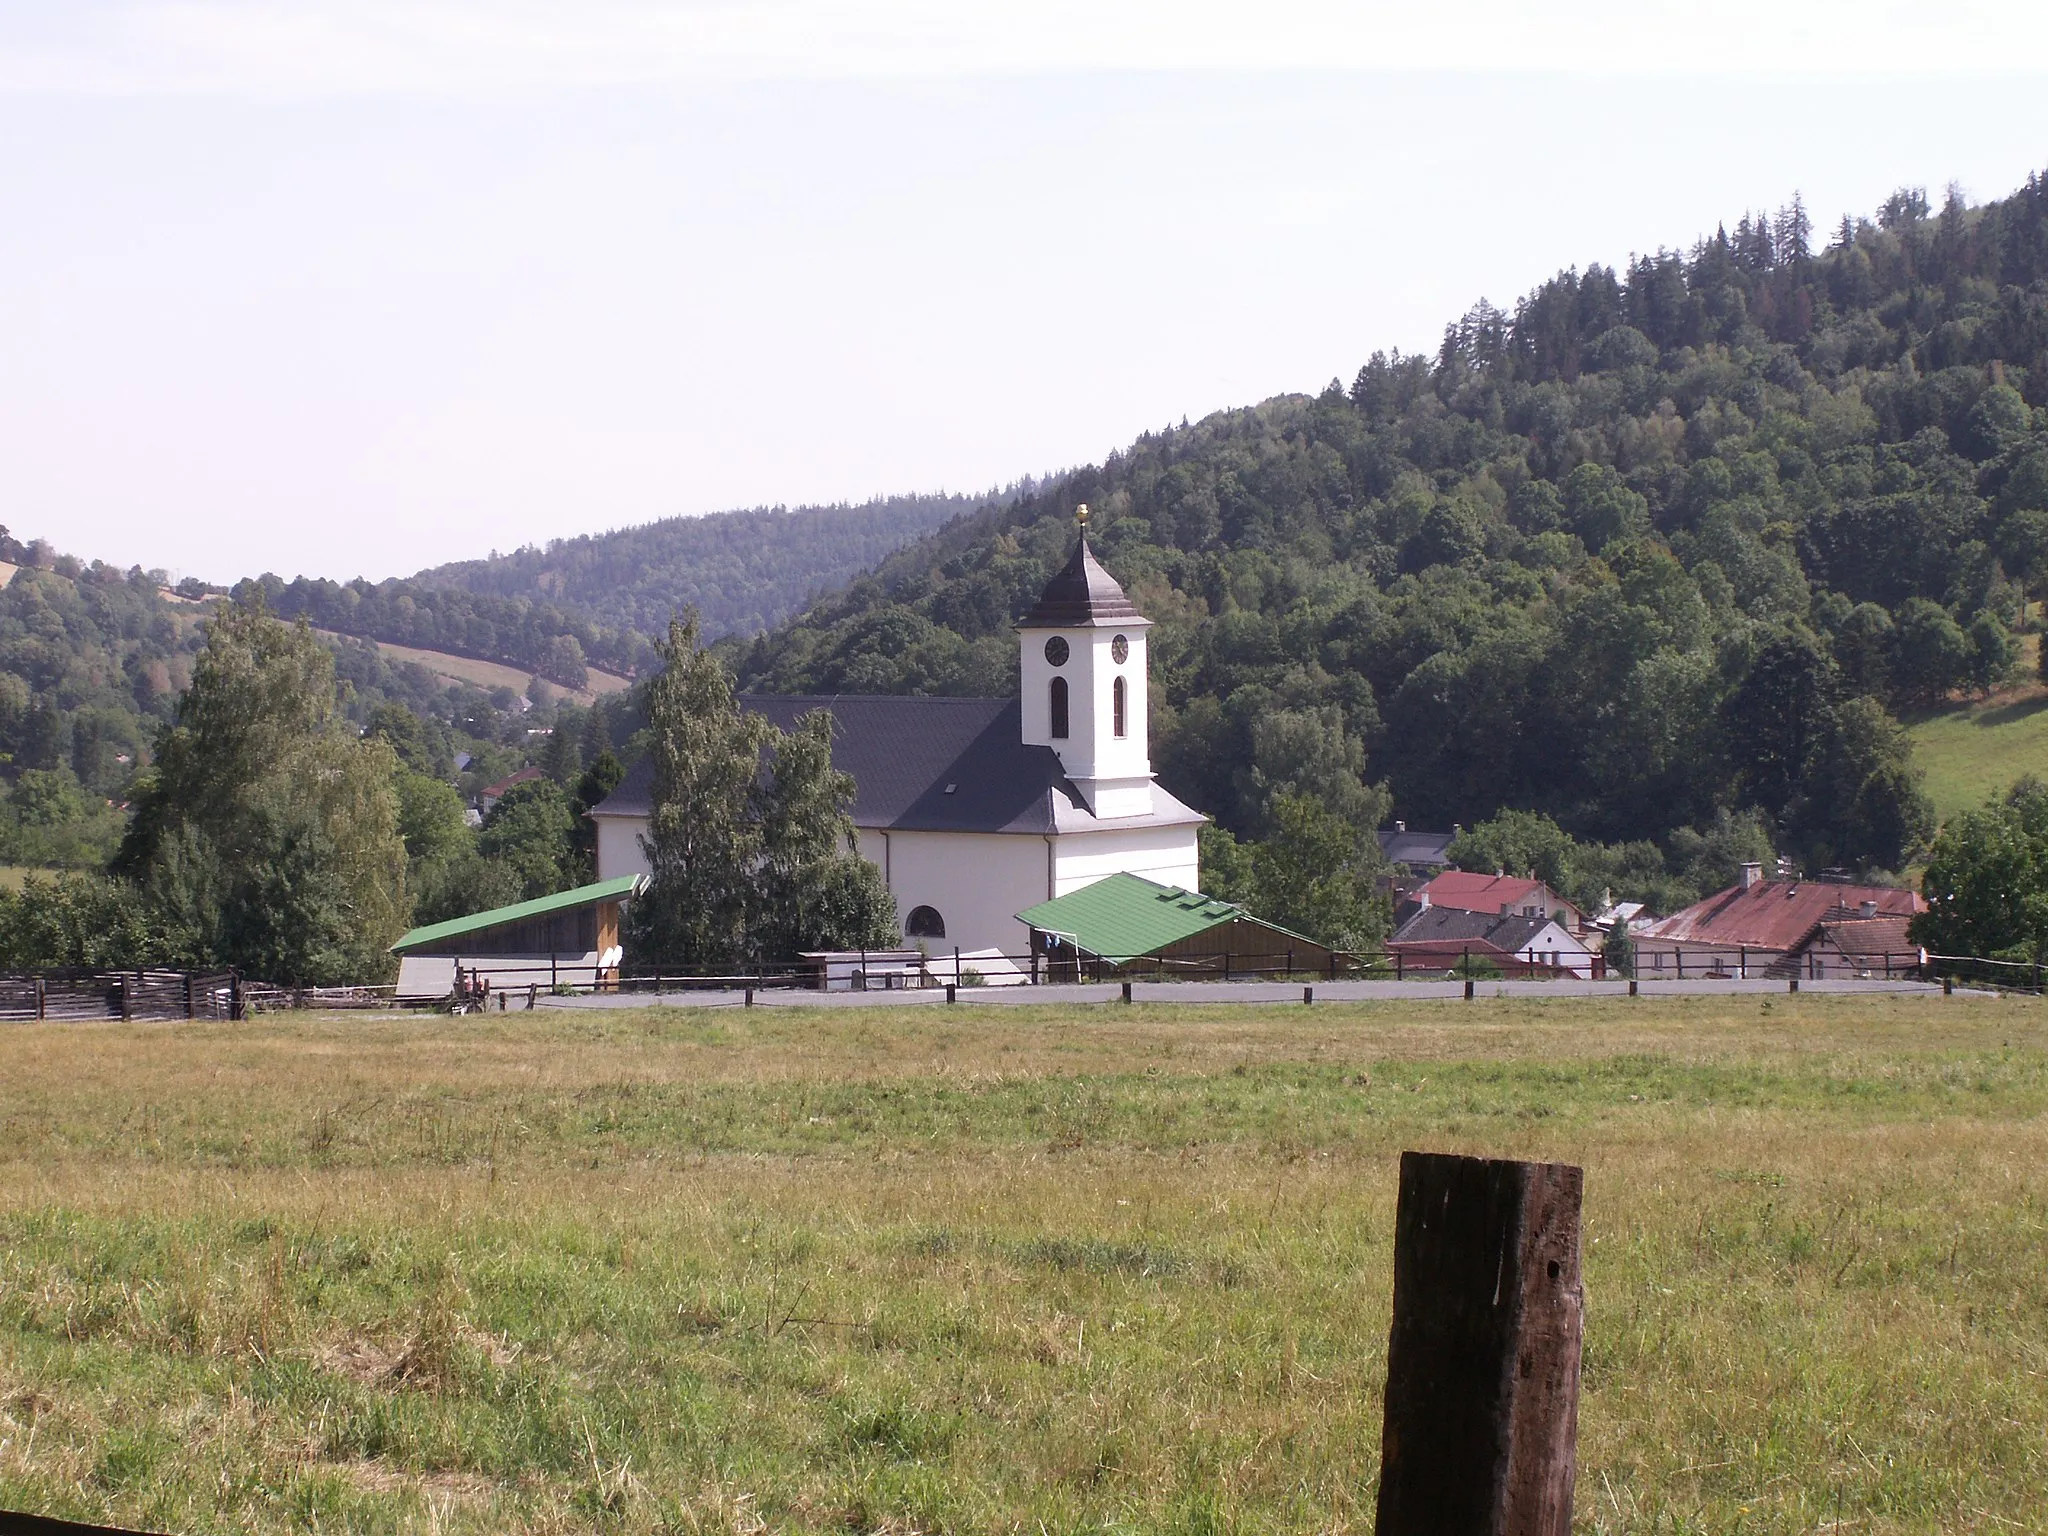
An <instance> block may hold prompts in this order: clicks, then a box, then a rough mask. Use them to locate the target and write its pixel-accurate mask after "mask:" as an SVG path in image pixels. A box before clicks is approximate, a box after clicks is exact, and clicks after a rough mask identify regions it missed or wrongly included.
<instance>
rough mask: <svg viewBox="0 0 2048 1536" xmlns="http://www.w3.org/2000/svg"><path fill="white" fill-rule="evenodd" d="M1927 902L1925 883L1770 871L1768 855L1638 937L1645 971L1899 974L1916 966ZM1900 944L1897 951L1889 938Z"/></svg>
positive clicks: (1640, 967) (1639, 970)
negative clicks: (1843, 880)
mask: <svg viewBox="0 0 2048 1536" xmlns="http://www.w3.org/2000/svg"><path fill="white" fill-rule="evenodd" d="M1926 910H1927V903H1926V902H1925V901H1923V900H1922V899H1921V898H1920V896H1919V895H1918V894H1917V893H1916V892H1913V891H1908V890H1901V889H1900V888H1898V887H1897V886H1889V885H1843V884H1837V883H1836V882H1834V881H1827V880H1766V879H1765V878H1764V875H1763V866H1762V865H1761V864H1745V865H1743V866H1742V879H1741V881H1740V882H1739V883H1738V884H1735V885H1731V886H1729V887H1728V889H1727V890H1725V891H1716V892H1715V893H1714V894H1713V895H1711V896H1709V897H1707V898H1706V899H1705V900H1704V901H1696V902H1694V903H1693V904H1692V905H1691V906H1689V907H1687V908H1686V909H1685V910H1684V911H1682V912H1674V913H1672V914H1671V916H1669V917H1667V918H1665V919H1663V920H1662V921H1661V922H1656V923H1652V924H1651V925H1650V926H1649V927H1648V928H1645V929H1644V930H1643V931H1642V932H1641V933H1638V934H1637V935H1636V936H1635V946H1636V974H1637V975H1638V976H1644V977H1649V978H1652V979H1654V978H1656V977H1660V976H1663V977H1673V978H1681V977H1685V976H1708V975H1723V976H1803V975H1808V974H1811V975H1813V976H1815V977H1816V978H1818V977H1819V976H1821V975H1823V974H1825V975H1830V976H1840V975H1857V974H1861V973H1863V972H1866V971H1872V970H1875V971H1876V972H1877V973H1878V974H1880V975H1882V974H1885V973H1886V972H1887V971H1889V972H1890V973H1891V974H1898V973H1900V972H1902V971H1905V970H1909V969H1911V965H1910V964H1909V963H1908V960H1907V956H1908V955H1909V954H1910V955H1911V956H1912V959H1913V961H1914V962H1917V960H1918V951H1917V950H1916V949H1913V948H1912V947H1911V946H1908V945H1907V944H1906V943H1905V925H1906V923H1907V922H1908V921H1910V920H1911V918H1912V917H1913V915H1914V914H1915V913H1918V912H1924V911H1926ZM1893 943H1896V944H1898V945H1899V946H1900V947H1899V949H1898V950H1897V951H1896V952H1895V951H1892V950H1890V949H1888V948H1886V947H1885V946H1888V945H1891V944H1893ZM1873 946H1875V947H1874V948H1873ZM1852 957H1853V959H1852Z"/></svg>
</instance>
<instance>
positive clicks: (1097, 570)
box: [1018, 533, 1148, 629]
mask: <svg viewBox="0 0 2048 1536" xmlns="http://www.w3.org/2000/svg"><path fill="white" fill-rule="evenodd" d="M1147 622H1148V621H1147V620H1146V618H1145V616H1144V615H1143V614H1141V613H1139V612H1138V609H1137V605H1136V604H1135V603H1133V602H1132V601H1131V600H1130V599H1129V598H1128V597H1126V596H1125V595H1124V589H1123V588H1122V587H1120V586H1118V585H1117V584H1116V578H1115V577H1114V576H1112V575H1110V574H1109V572H1107V571H1105V570H1104V569H1103V568H1102V567H1101V565H1100V564H1098V563H1097V562H1096V559H1095V552H1094V551H1093V550H1091V549H1090V548H1089V547H1088V536H1087V535H1086V534H1085V533H1084V534H1082V535H1081V537H1080V538H1078V539H1076V540H1075V541H1074V554H1073V558H1072V559H1070V560H1069V561H1067V563H1066V564H1065V565H1064V566H1062V567H1061V568H1060V570H1059V574H1057V575H1056V576H1054V577H1053V579H1052V580H1051V581H1048V582H1047V583H1046V584H1045V590H1044V591H1043V592H1041V593H1039V595H1038V601H1037V602H1036V603H1034V604H1033V605H1032V608H1031V611H1030V612H1029V613H1027V614H1025V615H1024V619H1023V622H1022V623H1021V624H1019V625H1018V628H1020V629H1090V628H1095V627H1104V628H1107V627H1109V626H1112V625H1114V626H1117V627H1120V628H1124V629H1135V628H1137V627H1138V626H1139V625H1141V624H1145V623H1147Z"/></svg>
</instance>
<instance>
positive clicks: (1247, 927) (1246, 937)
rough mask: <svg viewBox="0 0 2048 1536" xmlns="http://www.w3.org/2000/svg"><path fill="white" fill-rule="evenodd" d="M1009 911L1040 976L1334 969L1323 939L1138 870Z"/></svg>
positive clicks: (1206, 976) (1233, 974) (1241, 974)
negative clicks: (1026, 935)
mask: <svg viewBox="0 0 2048 1536" xmlns="http://www.w3.org/2000/svg"><path fill="white" fill-rule="evenodd" d="M1017 920H1018V921H1019V922H1021V923H1024V924H1026V925H1027V926H1029V928H1030V929H1031V949H1032V954H1033V957H1034V959H1035V960H1036V961H1037V962H1038V964H1039V965H1041V966H1042V967H1043V970H1042V971H1041V972H1040V976H1041V979H1043V980H1050V981H1062V980H1065V981H1072V980H1091V979H1094V978H1096V977H1108V976H1117V977H1126V976H1148V977H1149V976H1158V977H1162V978H1166V979H1173V978H1175V977H1184V978H1199V979H1203V980H1214V979H1225V980H1230V979H1246V980H1249V979H1251V978H1253V977H1257V976H1287V975H1316V976H1322V975H1334V974H1335V971H1334V966H1335V963H1336V957H1335V955H1334V954H1333V953H1332V951H1331V949H1330V947H1329V946H1328V945H1326V944H1319V943H1317V942H1316V941H1315V940H1314V939H1311V938H1308V937H1307V936H1306V935H1303V934H1299V933H1294V932H1292V931H1290V930H1289V929H1286V928H1282V927H1280V926H1279V925H1278V924H1277V923H1269V922H1267V921H1265V920H1264V919H1263V918H1258V917H1254V916H1253V915H1252V914H1251V913H1249V912H1247V911H1245V910H1244V908H1242V907H1240V906H1237V905H1236V904H1234V903H1232V902H1228V901H1219V900H1217V899H1216V898H1215V897H1213V896H1204V895H1203V894H1202V893H1201V892H1200V891H1190V890H1184V889H1182V888H1181V887H1179V886H1170V885H1159V884H1157V883H1155V882H1154V881H1151V880H1146V879H1144V878H1142V877H1141V876H1138V875H1130V874H1115V875H1110V876H1108V877H1107V878H1105V879H1102V880H1097V881H1095V882H1094V883H1093V884H1091V885H1084V886H1082V887H1081V888H1080V889H1079V890H1078V891H1069V892H1068V893H1067V894H1066V895H1064V896H1058V897H1055V898H1054V899H1053V900H1051V901H1042V902H1040V903H1039V904H1038V905H1037V906H1035V907H1026V908H1025V909H1024V910H1023V911H1022V912H1019V913H1018V914H1017Z"/></svg>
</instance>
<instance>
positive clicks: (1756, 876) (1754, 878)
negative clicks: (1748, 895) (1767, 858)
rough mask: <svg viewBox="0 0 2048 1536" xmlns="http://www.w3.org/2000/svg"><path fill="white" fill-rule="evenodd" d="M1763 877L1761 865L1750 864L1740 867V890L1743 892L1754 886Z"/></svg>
mask: <svg viewBox="0 0 2048 1536" xmlns="http://www.w3.org/2000/svg"><path fill="white" fill-rule="evenodd" d="M1763 877H1764V867H1763V865H1761V864H1757V863H1753V862H1752V863H1749V864H1745V865H1743V866H1742V888H1743V889H1744V890H1745V891H1746V890H1748V889H1749V888H1750V887H1751V886H1753V885H1755V884H1756V883H1757V882H1758V881H1760V880H1762V879H1763Z"/></svg>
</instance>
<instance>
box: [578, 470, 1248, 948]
mask: <svg viewBox="0 0 2048 1536" xmlns="http://www.w3.org/2000/svg"><path fill="white" fill-rule="evenodd" d="M1078 515H1079V519H1080V523H1081V531H1080V536H1079V538H1078V539H1077V540H1076V542H1075V546H1074V553H1073V557H1072V558H1071V559H1069V560H1068V561H1067V563H1066V565H1065V566H1064V567H1063V568H1062V569H1061V570H1060V572H1059V574H1058V575H1056V576H1054V577H1053V578H1052V580H1051V581H1050V582H1048V583H1047V584H1046V587H1045V590H1044V592H1043V593H1041V594H1040V596H1039V599H1038V601H1037V602H1036V603H1035V604H1034V605H1033V606H1032V608H1031V611H1030V612H1029V613H1027V614H1026V615H1025V616H1024V618H1023V620H1022V622H1020V623H1019V624H1018V625H1017V637H1018V666H1019V669H1020V673H1021V683H1022V687H1021V689H1020V695H1019V697H1018V698H1015V699H936V698H898V697H871V696H863V695H853V694H837V695H832V696H829V697H824V696H809V697H787V696H770V695H743V696H742V697H741V699H740V704H741V706H742V707H743V708H746V709H749V710H752V711H754V712H755V713H757V714H759V715H761V716H763V717H764V718H766V719H767V720H769V721H770V722H771V723H772V724H774V725H775V726H776V727H777V728H778V729H782V730H788V729H790V728H791V727H793V726H794V725H795V724H796V721H797V719H798V717H799V716H801V715H804V714H806V713H808V712H809V711H811V710H814V709H825V710H829V711H830V712H831V713H832V716H833V720H834V723H835V727H836V729H835V731H834V736H833V744H832V761H833V764H834V765H835V766H836V767H838V768H839V769H841V770H842V771H844V772H846V773H848V774H851V775H852V776H853V781H854V784H855V794H854V801H853V822H854V826H855V827H856V828H857V829H858V833H859V849H860V853H861V855H862V856H863V857H864V858H866V859H869V860H870V861H872V862H873V863H874V865H875V867H876V868H878V869H879V870H881V871H882V875H883V878H884V879H885V880H886V881H887V882H888V886H889V891H890V894H892V895H893V896H894V897H895V898H896V911H897V914H898V917H899V918H900V920H901V921H902V924H903V935H904V939H905V940H906V942H907V943H910V944H917V943H919V942H922V943H923V944H924V945H925V946H926V947H927V948H928V949H929V951H930V952H931V953H932V954H934V955H937V954H942V953H948V952H950V951H951V950H953V949H955V948H957V949H958V950H960V952H961V958H962V962H963V964H967V963H972V964H973V965H974V966H975V968H976V969H978V970H980V971H981V972H982V973H983V975H984V976H986V977H987V978H988V979H989V980H991V981H995V980H1003V979H1009V978H1010V976H1012V975H1013V974H1014V973H1016V972H1018V971H1025V970H1028V969H1029V961H1028V960H1027V959H1025V956H1026V955H1027V954H1028V953H1029V945H1030V942H1031V931H1030V929H1029V927H1027V925H1025V924H1024V923H1022V922H1020V921H1018V918H1017V914H1018V913H1019V912H1022V911H1024V910H1025V909H1026V908H1027V907H1033V906H1037V905H1038V904H1039V903H1041V902H1045V901H1050V900H1052V899H1054V898H1056V897H1059V896H1064V895H1066V894H1068V893H1069V892H1071V891H1076V890H1079V889H1080V888H1081V887H1083V886H1085V885H1089V884H1091V883H1093V882H1094V881H1097V880H1101V879H1104V878H1105V877H1107V876H1109V875H1114V874H1119V873H1123V874H1132V875H1139V876H1142V877H1144V878H1145V879H1147V880H1151V881H1154V882H1156V883H1158V884H1160V885H1164V886H1177V887H1183V888H1186V889H1188V890H1196V889H1199V888H1200V879H1199V876H1200V869H1199V867H1198V862H1197V857H1196V833H1197V831H1198V830H1199V829H1200V827H1201V825H1202V823H1203V822H1204V821H1205V820H1206V819H1207V818H1205V817H1204V816H1203V815H1202V814H1201V813H1200V812H1198V811H1194V810H1191V809H1189V808H1188V807H1187V806H1185V805H1183V804H1181V802H1180V801H1178V800H1176V799H1174V797H1173V796H1172V795H1170V794H1168V793H1167V792H1166V791H1165V790H1164V789H1162V788H1160V787H1159V784H1158V783H1157V781H1156V780H1155V779H1154V778H1153V776H1152V763H1151V758H1150V755H1149V748H1148V744H1147V731H1146V722H1147V718H1148V711H1147V702H1148V701H1147V698H1146V668H1145V631H1146V630H1147V629H1148V628H1149V627H1150V624H1149V622H1148V621H1147V620H1146V618H1145V617H1144V615H1142V614H1141V613H1139V612H1138V610H1137V608H1136V606H1135V605H1133V604H1132V602H1131V600H1130V598H1129V597H1128V596H1126V595H1125V593H1124V590H1123V588H1122V587H1120V586H1118V585H1117V583H1116V582H1115V580H1114V579H1113V578H1111V576H1110V574H1109V573H1108V572H1107V571H1105V570H1104V569H1103V568H1102V566H1101V565H1100V564H1099V563H1098V562H1097V561H1096V558H1095V555H1094V553H1093V551H1091V550H1090V549H1089V548H1088V531H1087V508H1085V507H1083V508H1081V509H1080V512H1079V514H1078ZM653 780H654V765H653V763H652V761H651V759H642V760H641V762H640V763H639V764H637V765H636V766H635V767H634V769H633V770H632V772H630V773H629V774H627V776H626V779H625V781H624V782H623V783H622V784H620V786H619V787H618V789H617V790H616V791H614V792H613V794H612V795H611V796H610V797H609V798H608V799H606V800H605V801H604V802H603V803H602V804H600V805H598V806H596V807H594V808H593V809H592V810H591V812H590V815H591V818H592V820H594V821H595V822H596V824H597V875H598V879H599V880H600V881H606V880H616V879H620V878H622V877H625V876H630V875H637V874H645V873H647V872H648V863H647V854H646V850H645V849H644V848H643V847H642V844H641V838H642V837H643V836H644V835H645V834H646V832H647V829H648V819H649V814H650V811H651V805H650V796H651V792H652V789H653Z"/></svg>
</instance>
